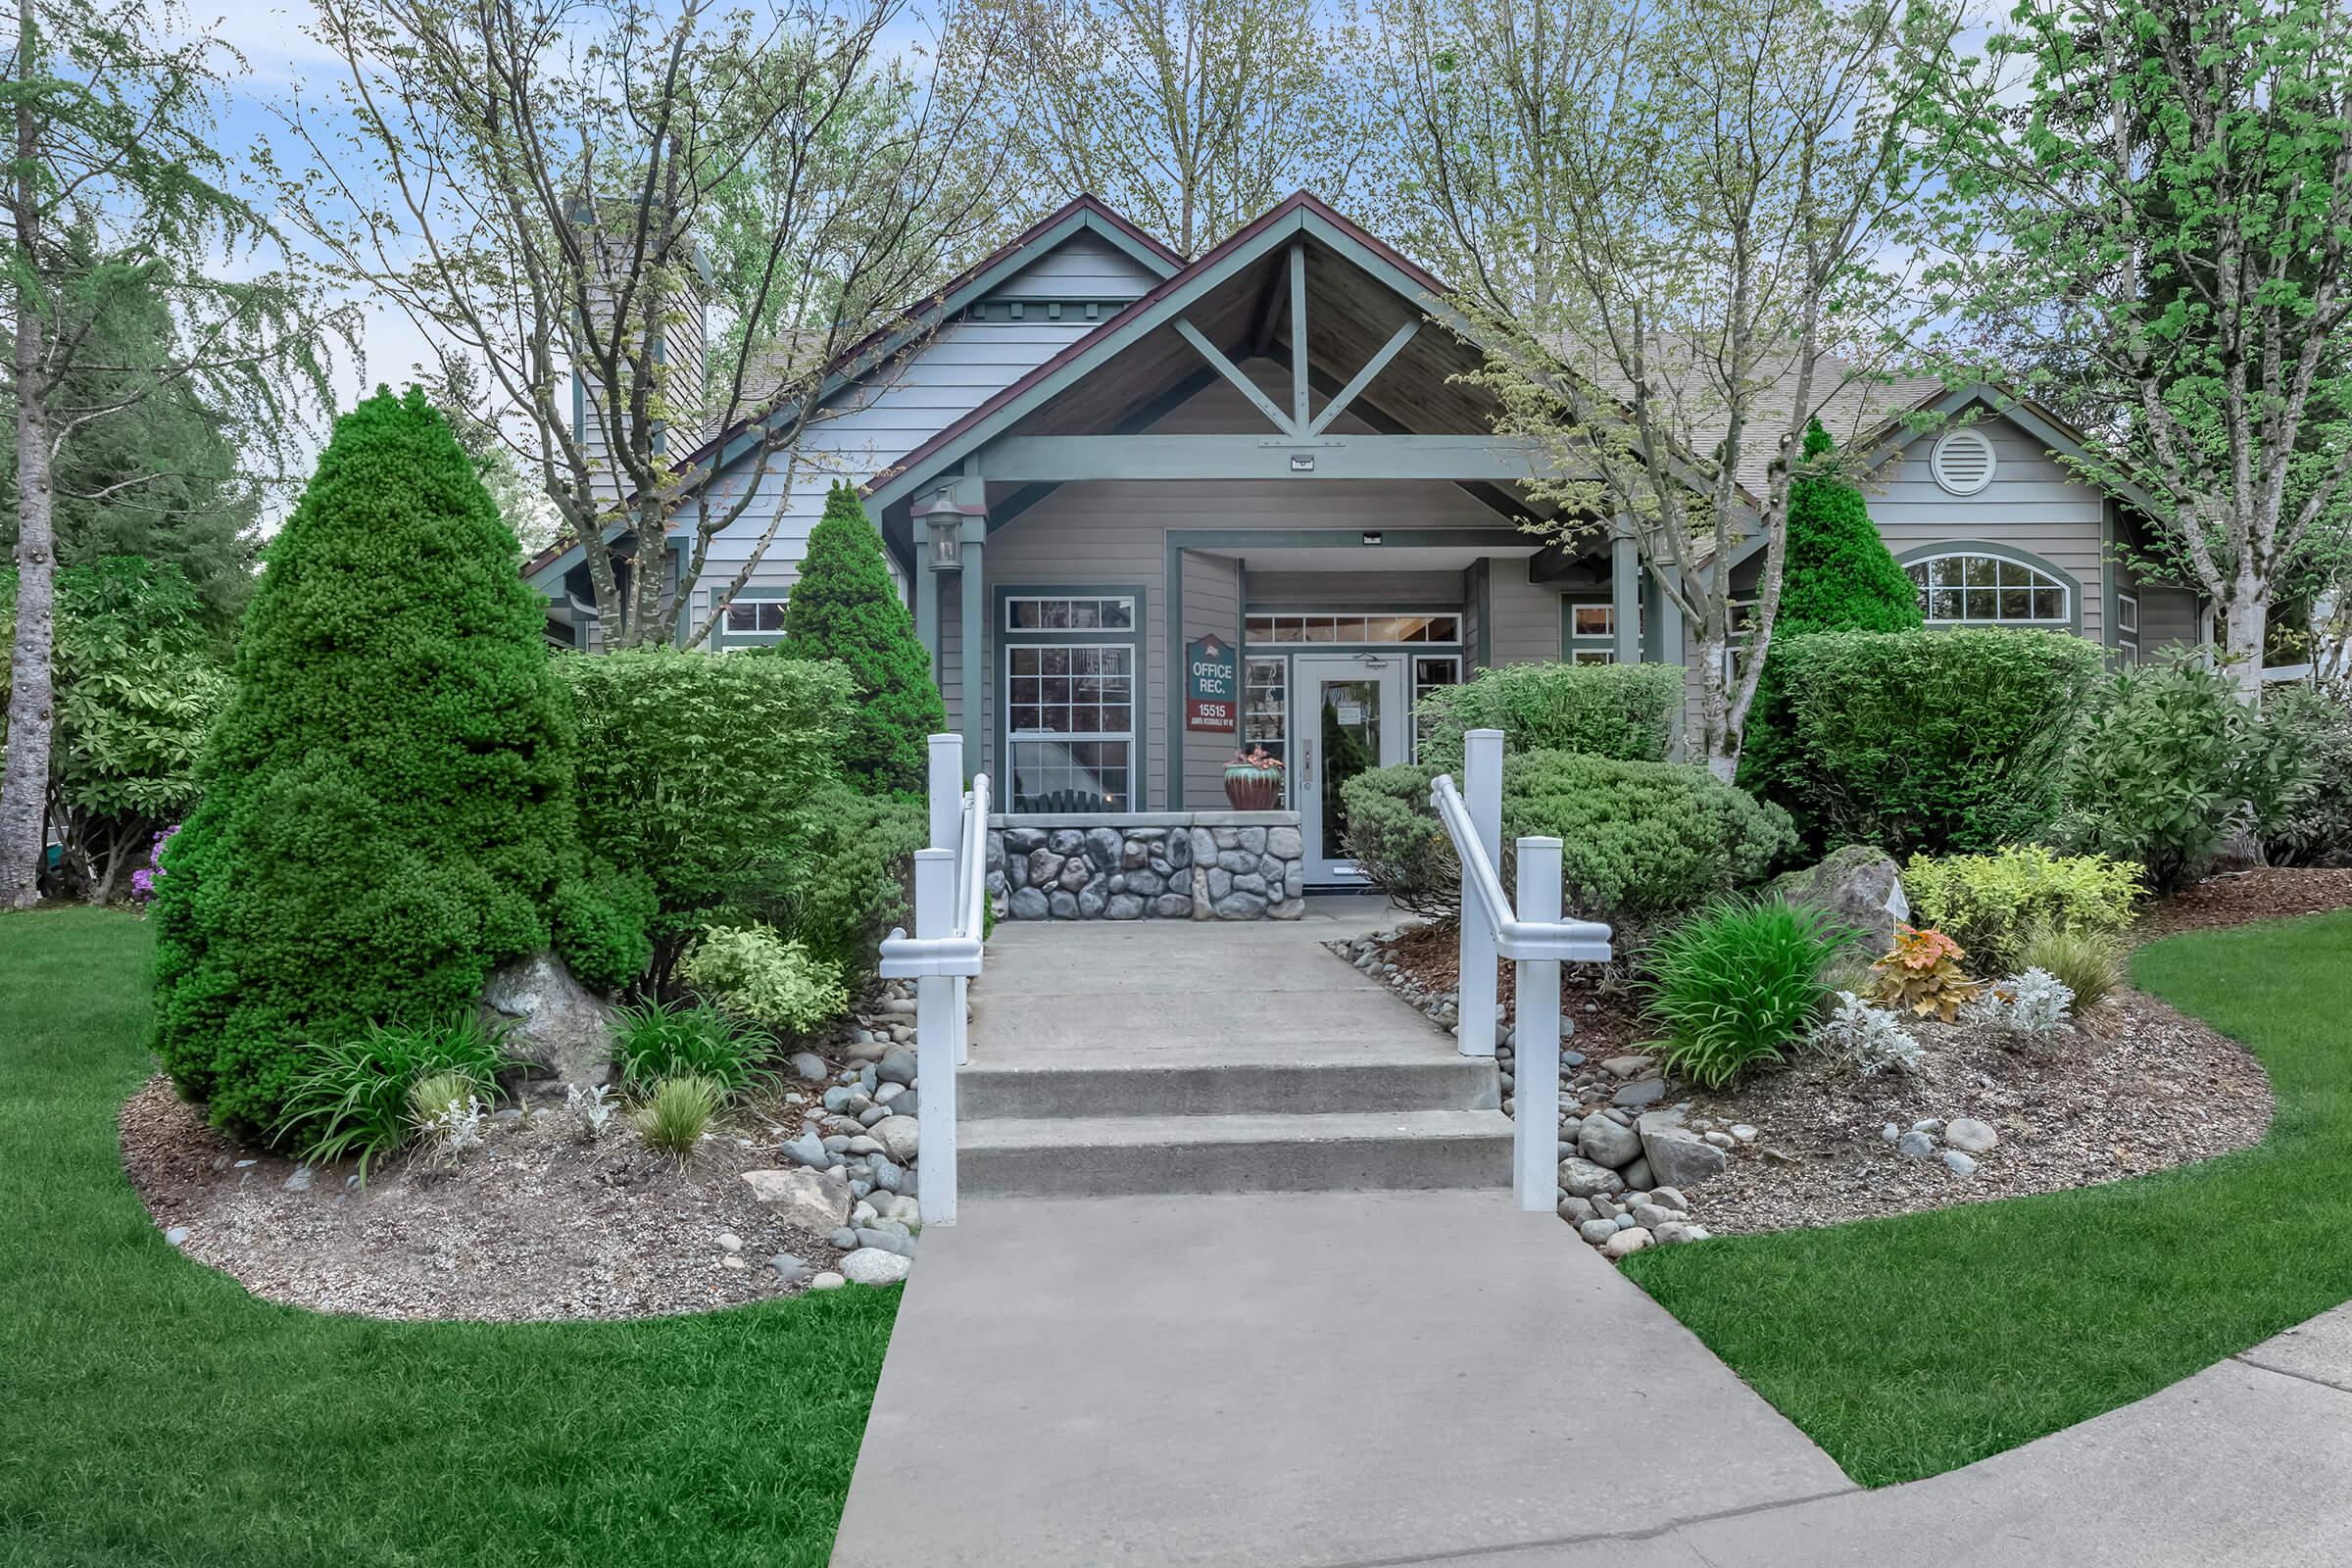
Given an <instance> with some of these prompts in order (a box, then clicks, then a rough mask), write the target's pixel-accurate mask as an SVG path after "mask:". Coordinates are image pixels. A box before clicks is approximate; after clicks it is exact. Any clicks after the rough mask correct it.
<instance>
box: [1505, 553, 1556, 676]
mask: <svg viewBox="0 0 2352 1568" xmlns="http://www.w3.org/2000/svg"><path fill="white" fill-rule="evenodd" d="M1488 570H1489V574H1490V575H1489V578H1488V582H1487V604H1488V608H1489V610H1490V611H1491V612H1492V613H1493V614H1494V617H1495V625H1494V629H1493V631H1492V632H1491V633H1490V641H1489V646H1490V648H1491V649H1492V651H1493V654H1494V662H1495V663H1496V664H1532V663H1547V662H1556V661H1557V660H1558V659H1559V657H1560V591H1559V589H1558V588H1556V587H1554V586H1552V585H1551V584H1549V583H1539V582H1530V581H1529V580H1528V575H1527V562H1526V561H1524V560H1519V559H1514V558H1512V557H1509V556H1498V557H1496V558H1495V560H1494V561H1493V562H1492V563H1491V564H1490V565H1489V567H1488Z"/></svg>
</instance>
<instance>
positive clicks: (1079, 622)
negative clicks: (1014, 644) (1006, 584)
mask: <svg viewBox="0 0 2352 1568" xmlns="http://www.w3.org/2000/svg"><path fill="white" fill-rule="evenodd" d="M1134 626H1135V601H1134V600H1132V599H1123V598H1121V599H1112V598H1102V599H1095V598H1079V599H1059V598H1053V599H1050V598H1046V597H1043V596H1041V595H1029V594H1014V595H1011V596H1009V597H1007V598H1006V599H1005V630H1006V631H1129V630H1132V629H1133V628H1134Z"/></svg>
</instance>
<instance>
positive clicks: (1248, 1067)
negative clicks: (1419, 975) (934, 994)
mask: <svg viewBox="0 0 2352 1568" xmlns="http://www.w3.org/2000/svg"><path fill="white" fill-rule="evenodd" d="M984 1055H985V1053H984V1052H983V1053H978V1054H975V1055H974V1059H973V1060H972V1062H971V1064H970V1065H969V1066H966V1067H964V1068H962V1069H961V1070H960V1071H958V1072H957V1073H956V1103H957V1106H958V1108H959V1109H960V1110H961V1112H962V1115H963V1117H964V1118H965V1119H967V1120H971V1119H982V1118H1023V1117H1029V1118H1036V1117H1054V1116H1222V1115H1247V1114H1250V1113H1251V1112H1267V1113H1275V1112H1280V1113H1289V1114H1342V1113H1348V1112H1360V1111H1397V1110H1495V1109H1497V1108H1499V1107H1500V1105H1501V1103H1502V1097H1501V1080H1500V1078H1499V1077H1498V1076H1497V1075H1496V1073H1495V1063H1494V1062H1493V1061H1492V1060H1489V1059H1478V1058H1474V1057H1469V1056H1461V1055H1455V1054H1450V1053H1445V1054H1441V1053H1439V1052H1437V1051H1433V1050H1430V1049H1429V1048H1427V1047H1425V1046H1422V1045H1421V1044H1420V1043H1419V1042H1417V1041H1416V1042H1413V1043H1411V1045H1410V1046H1409V1047H1408V1048H1406V1049H1403V1050H1398V1049H1396V1048H1393V1047H1392V1048H1387V1049H1382V1048H1378V1047H1372V1048H1367V1049H1362V1050H1357V1051H1353V1052H1350V1053H1348V1054H1345V1055H1342V1054H1320V1053H1319V1054H1312V1055H1308V1056H1305V1057H1303V1058H1301V1059H1286V1060H1263V1059H1260V1060H1234V1059H1231V1058H1230V1057H1225V1058H1223V1059H1219V1056H1220V1054H1202V1055H1200V1056H1194V1055H1193V1054H1189V1053H1186V1054H1179V1053H1172V1052H1171V1053H1160V1054H1154V1055H1153V1056H1152V1057H1149V1058H1147V1059H1145V1060H1141V1061H1138V1060H1135V1059H1133V1058H1129V1059H1126V1060H1111V1061H1104V1060H1094V1061H1086V1062H1066V1063H1044V1062H1024V1063H1018V1064H1006V1063H1000V1062H992V1061H987V1060H984V1059H982V1057H983V1056H984Z"/></svg>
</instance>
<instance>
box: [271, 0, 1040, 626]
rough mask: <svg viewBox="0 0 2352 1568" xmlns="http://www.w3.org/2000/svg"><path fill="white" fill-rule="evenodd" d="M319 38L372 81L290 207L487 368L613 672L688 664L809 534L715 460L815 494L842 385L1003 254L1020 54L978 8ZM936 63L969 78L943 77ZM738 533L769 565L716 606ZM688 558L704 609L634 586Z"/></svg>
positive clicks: (883, 363) (361, 274) (334, 9)
mask: <svg viewBox="0 0 2352 1568" xmlns="http://www.w3.org/2000/svg"><path fill="white" fill-rule="evenodd" d="M318 10H319V25H318V27H317V33H318V36H319V40H320V41H321V42H322V43H323V44H324V45H325V46H326V48H327V49H328V50H329V51H331V52H332V54H333V55H334V56H335V58H336V60H337V62H338V64H339V66H340V68H341V76H342V79H341V81H340V82H338V83H337V84H336V85H335V87H334V88H333V91H332V95H331V97H329V98H326V99H321V100H317V101H311V102H305V103H304V104H302V105H300V106H299V107H298V108H297V110H296V111H295V112H294V115H293V120H294V124H295V128H296V132H297V134H298V135H299V136H300V138H301V140H302V144H303V148H304V151H305V153H306V154H307V157H306V159H305V163H306V164H307V165H308V167H306V168H303V169H300V170H289V171H287V172H286V175H285V195H286V199H287V202H288V205H289V208H290V210H292V211H293V212H295V213H296V214H297V215H298V216H299V221H302V222H303V224H304V225H305V226H306V227H307V228H308V229H309V230H310V232H311V233H312V234H313V235H314V236H315V237H316V238H317V239H318V241H319V244H320V245H321V247H322V248H323V249H324V251H325V252H326V254H327V255H328V256H329V257H330V258H331V265H332V267H333V269H334V270H335V271H336V272H337V273H338V274H339V275H340V276H342V277H343V278H345V279H346V280H347V281H348V282H349V283H350V284H352V285H353V286H354V287H356V288H363V289H367V290H369V291H372V292H375V293H377V294H380V295H381V296H383V297H385V298H387V299H389V300H390V301H392V302H394V303H395V304H397V305H398V306H399V307H400V308H401V309H403V310H404V311H406V312H407V313H408V314H409V315H410V316H411V317H412V318H414V319H417V320H418V321H419V322H421V323H424V324H425V326H426V327H427V328H428V330H430V331H431V332H433V333H434V334H435V335H436V336H437V337H438V338H439V339H440V340H442V342H443V343H445V344H446V345H447V346H449V347H451V348H453V349H456V350H458V351H461V352H462V354H463V356H464V357H465V358H466V360H467V361H468V362H470V363H471V364H472V365H473V366H475V367H478V368H479V370H480V372H481V374H482V377H483V379H484V381H485V383H486V389H487V391H488V393H489V394H490V396H489V399H488V401H489V402H490V404H491V405H492V407H491V410H490V417H489V418H488V421H487V424H486V426H485V428H487V429H490V430H494V431H496V432H498V433H499V436H500V438H501V439H503V440H506V441H508V442H509V443H510V444H511V445H512V447H513V450H514V452H515V458H516V460H517V461H518V463H519V464H520V465H521V466H522V467H523V468H524V469H525V470H526V471H527V472H528V473H529V474H530V476H531V479H532V482H533V483H534V484H535V485H536V486H537V488H538V489H539V490H540V491H541V492H543V493H544V495H545V496H546V497H547V499H548V500H549V501H550V502H551V503H552V505H553V507H554V510H555V513H556V523H557V527H558V529H559V530H560V535H561V537H562V539H563V541H564V543H565V544H566V545H570V546H576V547H577V548H578V549H579V550H580V551H581V553H582V556H583V558H584V564H585V565H586V567H587V570H588V575H589V578H590V582H591V586H592V589H593V592H594V597H595V602H596V604H597V606H598V607H599V614H600V615H601V617H602V618H603V621H604V633H605V638H604V640H605V646H607V647H609V648H616V649H617V648H629V647H635V646H637V645H639V644H643V643H662V642H668V641H671V640H673V634H674V633H675V632H676V631H677V630H678V628H679V625H680V617H681V616H682V615H683V614H684V613H685V609H686V607H687V606H689V605H691V606H693V607H695V610H696V613H697V615H698V616H699V618H697V619H694V620H693V621H692V623H691V624H690V625H689V626H688V628H687V632H686V637H685V639H684V640H685V641H686V643H687V644H688V645H689V646H692V645H696V644H699V643H701V642H702V641H703V640H704V639H705V638H707V637H708V636H709V635H710V634H711V631H712V630H713V629H714V628H715V626H716V625H717V624H718V622H719V621H720V620H721V619H722V618H723V616H724V614H725V611H726V606H727V604H728V602H729V601H730V600H731V599H732V598H733V596H734V594H735V593H736V592H737V591H738V590H739V589H740V588H741V587H742V586H743V584H744V583H746V582H748V581H749V580H750V578H751V575H752V573H753V572H754V571H755V570H756V569H757V568H758V566H759V565H760V562H761V561H762V560H764V559H765V557H766V554H767V551H768V549H769V548H770V546H771V545H772V544H773V543H774V542H775V539H776V537H777V529H778V527H779V525H780V524H781V522H782V519H783V517H784V516H785V515H787V512H788V509H785V508H773V509H771V510H770V511H769V513H768V515H767V519H766V521H765V524H764V526H762V525H760V523H759V522H758V521H757V520H756V519H757V518H758V517H759V514H758V513H756V512H754V511H753V508H754V505H755V503H756V502H758V501H761V500H772V497H773V489H772V487H771V486H770V485H769V484H764V483H763V484H746V485H731V484H722V483H720V482H719V478H720V476H719V471H718V467H717V465H716V464H715V463H713V462H711V461H710V454H709V453H707V452H702V451H701V449H702V448H703V445H704V443H705V442H706V441H707V440H708V438H710V437H713V436H716V435H719V434H721V433H724V434H725V435H726V436H727V437H728V438H729V441H730V442H731V443H733V444H734V445H735V446H736V447H737V448H738V449H739V450H740V452H741V455H740V456H739V457H738V458H737V459H736V460H735V461H736V466H735V467H734V468H733V470H732V471H734V472H736V473H741V472H746V471H757V470H759V469H762V468H766V467H769V466H773V467H774V468H775V469H776V470H778V471H779V473H780V474H781V475H783V477H784V479H785V482H786V483H787V484H788V485H789V484H793V483H799V482H805V481H806V480H807V478H808V477H809V471H810V468H811V466H812V465H819V466H821V465H820V464H819V460H817V459H816V458H815V457H814V456H813V455H812V454H811V453H809V452H808V451H807V450H805V443H804V439H803V438H804V437H805V436H806V435H807V434H808V432H809V430H810V429H811V428H813V427H814V426H815V425H817V424H818V423H819V422H821V421H822V420H823V419H825V418H827V417H829V416H830V414H831V413H832V412H835V411H833V410H831V409H829V407H828V405H827V404H826V402H825V394H826V393H827V391H828V390H829V389H830V385H831V378H832V377H833V376H835V375H836V374H838V373H840V372H842V371H844V370H845V369H855V370H856V372H858V374H860V375H862V376H864V377H865V378H866V379H867V382H868V384H869V385H887V384H888V383H889V381H890V379H891V377H892V376H893V375H894V374H895V373H896V371H897V369H898V368H900V367H901V366H903V364H904V363H905V361H904V350H905V348H906V347H907V338H908V337H909V336H910V337H911V340H913V341H919V340H920V338H921V336H922V333H921V331H920V330H916V329H915V328H918V327H919V326H920V323H919V322H910V321H908V320H907V319H906V318H905V317H904V316H903V314H902V313H903V312H904V311H905V310H906V308H907V305H908V304H909V303H910V302H913V301H917V300H920V299H922V298H924V297H925V295H926V294H928V293H930V292H931V291H933V290H934V289H936V288H937V287H938V286H939V285H940V284H941V283H942V282H944V281H945V280H946V279H947V278H948V277H949V276H951V275H952V274H953V273H954V272H955V271H956V270H957V269H958V268H959V267H960V266H962V265H963V264H964V262H966V261H967V260H969V259H971V258H972V257H974V256H976V255H978V254H980V253H982V252H984V251H985V250H986V249H987V247H988V246H989V244H990V243H991V242H993V241H994V240H995V239H996V238H997V237H998V234H999V232H1000V225H1001V222H1002V218H1001V214H1000V206H1001V203H1000V195H1001V191H1000V186H999V182H998V181H997V180H996V178H995V177H994V176H995V174H996V172H997V171H998V169H999V167H1000V165H1001V160H999V159H997V158H994V157H992V156H990V155H989V153H988V152H987V151H986V150H985V144H986V141H987V131H986V125H987V122H986V117H985V115H984V113H983V111H982V108H981V107H980V98H981V95H982V94H983V93H984V92H985V91H986V90H987V89H988V87H989V85H990V83H991V82H992V80H993V73H994V72H995V70H996V67H997V62H998V53H999V50H1000V49H1001V47H1002V40H1001V39H999V38H998V37H996V36H995V35H994V34H993V33H991V32H989V31H986V30H983V29H973V28H968V27H966V26H964V25H963V23H962V14H961V11H960V10H959V9H958V7H957V5H956V3H955V0H949V3H948V4H947V5H946V6H944V7H941V8H935V10H934V11H933V12H932V13H930V14H929V15H927V16H926V17H923V18H920V19H918V18H917V17H916V16H915V14H914V13H913V12H912V11H910V10H909V8H908V7H907V3H906V0H756V3H754V4H751V5H745V6H736V5H731V4H720V3H719V0H683V3H681V4H679V5H675V6H669V7H662V8H658V9H648V8H647V7H645V6H642V5H638V4H634V3H632V0H573V3H569V4H564V5H561V6H557V7H552V8H551V7H546V6H541V5H538V4H536V3H534V0H483V3H481V4H476V5H466V6H459V7H452V6H449V5H447V4H445V3H444V0H320V4H319V8H318ZM923 22H927V23H929V24H930V25H931V26H932V28H934V29H935V33H934V35H933V37H931V38H929V39H925V40H922V41H921V42H918V43H917V44H915V45H914V46H912V47H908V48H904V49H902V48H899V47H898V45H899V44H900V43H901V41H902V40H904V39H906V37H907V32H908V31H909V30H910V29H915V30H919V24H920V23H923ZM934 42H935V43H936V44H937V45H938V46H939V47H940V48H942V49H945V50H948V51H949V52H950V53H951V54H952V59H949V60H945V61H941V60H936V59H935V60H934V61H932V62H930V63H929V64H926V63H925V61H924V60H923V59H922V55H923V53H925V52H926V51H925V49H924V47H923V44H925V43H934ZM707 313H714V314H715V317H716V319H714V320H708V321H707ZM706 326H708V328H709V329H708V330H706ZM894 334H898V335H897V336H894ZM575 392H576V393H577V397H578V401H577V404H576V405H575V403H574V398H573V394H574V393H575ZM698 454H699V455H698ZM818 477H819V482H822V478H823V475H822V474H821V473H820V474H819V476H818ZM747 519H748V520H747ZM730 529H734V530H735V531H736V533H737V535H738V537H745V536H747V535H748V542H749V545H750V548H749V549H748V550H747V551H746V552H745V554H744V556H743V558H742V560H741V561H740V562H739V563H738V564H736V566H735V568H734V569H733V571H732V572H731V573H713V574H712V576H714V577H715V578H716V581H715V583H712V582H711V581H709V580H707V579H706V575H705V568H706V567H707V566H709V565H710V564H711V545H712V543H713V541H715V540H716V539H717V538H718V536H719V535H720V534H721V533H722V532H726V531H728V530H730ZM673 533H674V534H676V535H677V536H678V537H680V538H682V539H683V540H684V541H685V544H686V551H685V559H684V561H683V566H684V573H683V576H684V580H685V581H687V582H690V583H696V584H700V585H702V586H699V587H698V588H697V589H696V590H695V591H694V592H693V593H692V594H690V595H680V594H676V593H674V592H671V591H670V589H671V588H672V587H673V586H674V585H673V584H671V583H668V582H665V581H664V580H663V574H662V573H660V572H652V571H647V572H635V571H632V570H631V565H632V563H633V561H634V559H635V555H636V552H637V548H638V545H639V542H641V541H651V540H661V539H665V538H668V537H671V536H672V534H673Z"/></svg>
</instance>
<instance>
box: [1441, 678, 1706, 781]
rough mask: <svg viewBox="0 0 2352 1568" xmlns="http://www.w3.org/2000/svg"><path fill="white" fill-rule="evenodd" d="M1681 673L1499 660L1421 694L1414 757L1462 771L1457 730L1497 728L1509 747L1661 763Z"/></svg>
mask: <svg viewBox="0 0 2352 1568" xmlns="http://www.w3.org/2000/svg"><path fill="white" fill-rule="evenodd" d="M1682 703H1683V671H1682V669H1681V668H1680V667H1679V666H1676V665H1673V664H1505V665H1503V666H1502V667H1501V668H1499V669H1489V670H1483V671H1481V672H1480V673H1479V674H1478V676H1477V677H1476V678H1475V679H1473V680H1471V681H1469V682H1468V683H1466V684H1464V685H1460V686H1446V687H1441V688H1439V689H1438V690H1436V691H1434V692H1432V693H1430V694H1429V695H1428V696H1427V697H1424V698H1423V699H1421V703H1420V706H1419V707H1418V708H1417V709H1416V710H1415V714H1416V717H1417V718H1418V720H1419V722H1420V724H1421V726H1422V740H1421V760H1423V761H1425V762H1428V763H1430V764H1431V765H1432V766H1434V767H1435V768H1436V769H1437V770H1438V771H1439V772H1441V773H1459V772H1460V771H1461V769H1462V735H1463V733H1464V732H1465V731H1468V730H1474V729H1498V730H1500V731H1502V735H1503V749H1504V750H1505V751H1510V752H1539V751H1551V752H1577V753H1581V754H1583V755H1585V756H1588V757H1607V758H1614V759H1616V760H1619V761H1625V762H1663V761H1664V760H1666V756H1667V752H1668V750H1669V749H1670V748H1671V747H1672V746H1673V745H1674V715H1675V713H1676V711H1678V710H1679V709H1680V708H1681V707H1682Z"/></svg>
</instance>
